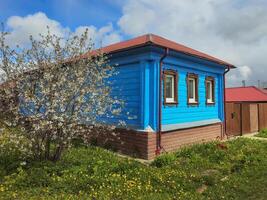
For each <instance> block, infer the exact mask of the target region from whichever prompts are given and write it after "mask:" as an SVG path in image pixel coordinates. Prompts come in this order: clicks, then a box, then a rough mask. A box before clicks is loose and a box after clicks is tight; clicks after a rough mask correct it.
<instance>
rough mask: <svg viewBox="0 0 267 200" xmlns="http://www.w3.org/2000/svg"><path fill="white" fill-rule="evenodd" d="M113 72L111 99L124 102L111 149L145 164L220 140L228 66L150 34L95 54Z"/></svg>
mask: <svg viewBox="0 0 267 200" xmlns="http://www.w3.org/2000/svg"><path fill="white" fill-rule="evenodd" d="M101 50H102V51H103V52H104V53H107V54H108V55H109V60H110V64H112V65H114V66H116V70H117V71H118V72H119V73H118V75H116V76H115V77H114V80H113V91H112V95H116V96H119V98H121V99H123V100H124V101H125V107H124V108H123V111H122V113H121V115H120V116H116V117H114V118H111V119H106V120H107V121H108V122H109V123H117V122H118V121H119V120H123V121H125V122H126V125H127V127H128V129H129V130H120V134H121V135H120V139H119V140H120V142H121V143H122V144H121V143H116V145H117V149H119V150H121V151H122V152H123V153H127V154H131V153H134V151H137V152H135V153H136V154H137V153H138V154H139V155H138V156H140V157H142V158H146V159H150V158H153V157H154V156H155V155H156V154H159V153H160V152H162V151H172V150H175V149H177V148H179V147H180V146H183V145H187V144H192V143H197V142H202V141H209V140H214V139H221V138H222V137H223V136H224V85H225V79H224V76H225V73H226V72H228V71H229V69H230V68H234V66H233V65H232V64H229V63H227V62H225V61H222V60H219V59H217V58H214V57H212V56H209V55H207V54H204V53H202V52H199V51H196V50H194V49H191V48H188V47H186V46H183V45H180V44H177V43H175V42H173V41H170V40H167V39H165V38H162V37H159V36H157V35H153V34H147V35H144V36H140V37H137V38H134V39H131V40H128V41H123V42H119V43H116V44H113V45H110V46H107V47H104V48H102V49H101Z"/></svg>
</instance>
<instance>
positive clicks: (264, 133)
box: [255, 128, 267, 138]
mask: <svg viewBox="0 0 267 200" xmlns="http://www.w3.org/2000/svg"><path fill="white" fill-rule="evenodd" d="M255 136H256V137H263V138H267V128H264V129H262V130H261V131H260V132H259V133H258V134H256V135H255Z"/></svg>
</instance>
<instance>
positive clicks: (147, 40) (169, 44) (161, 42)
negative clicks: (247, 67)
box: [90, 34, 235, 68]
mask: <svg viewBox="0 0 267 200" xmlns="http://www.w3.org/2000/svg"><path fill="white" fill-rule="evenodd" d="M147 44H154V45H158V46H161V47H166V48H169V49H172V50H175V51H178V52H181V53H184V54H188V55H192V56H195V57H199V58H202V59H206V60H209V61H212V62H215V63H218V64H221V65H225V66H229V67H231V68H234V67H235V66H234V65H232V64H230V63H227V62H225V61H222V60H220V59H218V58H215V57H213V56H210V55H208V54H205V53H202V52H200V51H197V50H194V49H192V48H189V47H186V46H184V45H181V44H178V43H176V42H173V41H171V40H168V39H165V38H163V37H160V36H158V35H154V34H146V35H143V36H139V37H136V38H133V39H130V40H126V41H122V42H118V43H115V44H112V45H109V46H106V47H103V48H101V49H99V50H101V51H102V52H103V53H114V52H118V51H123V50H126V49H130V48H135V47H139V46H144V45H147ZM90 53H91V54H92V53H93V54H94V53H95V52H90Z"/></svg>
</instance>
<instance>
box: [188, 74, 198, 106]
mask: <svg viewBox="0 0 267 200" xmlns="http://www.w3.org/2000/svg"><path fill="white" fill-rule="evenodd" d="M190 81H193V98H190V94H189V93H190V90H189V87H190V86H189V85H190ZM188 84H189V85H188V90H189V91H188V95H189V97H188V102H189V103H197V99H196V89H197V88H196V86H197V84H196V79H195V78H191V77H189V78H188Z"/></svg>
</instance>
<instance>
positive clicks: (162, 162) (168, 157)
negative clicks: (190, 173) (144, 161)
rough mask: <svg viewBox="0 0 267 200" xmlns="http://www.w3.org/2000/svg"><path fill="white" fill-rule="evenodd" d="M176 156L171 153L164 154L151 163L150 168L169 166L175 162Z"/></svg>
mask: <svg viewBox="0 0 267 200" xmlns="http://www.w3.org/2000/svg"><path fill="white" fill-rule="evenodd" d="M176 159H177V158H176V156H175V154H173V153H167V154H164V155H162V156H159V157H157V158H156V159H155V160H154V161H153V162H152V166H156V167H164V166H167V165H170V164H172V163H174V161H175V160H176Z"/></svg>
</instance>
